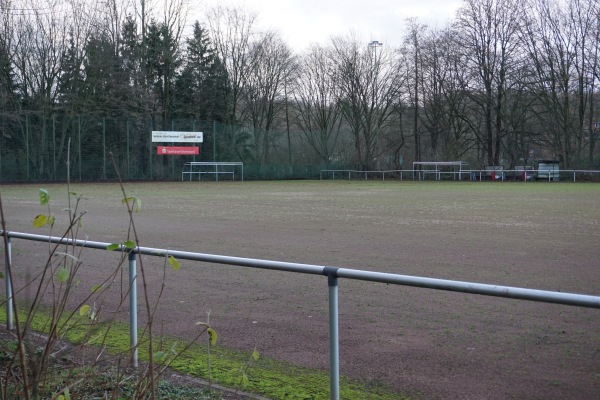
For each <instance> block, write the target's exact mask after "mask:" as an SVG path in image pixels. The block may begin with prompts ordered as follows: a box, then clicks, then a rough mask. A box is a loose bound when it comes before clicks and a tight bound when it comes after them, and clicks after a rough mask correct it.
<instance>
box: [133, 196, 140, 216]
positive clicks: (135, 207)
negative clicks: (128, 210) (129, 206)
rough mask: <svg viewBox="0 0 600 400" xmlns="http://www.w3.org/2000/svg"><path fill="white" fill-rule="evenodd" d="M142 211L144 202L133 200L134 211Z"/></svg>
mask: <svg viewBox="0 0 600 400" xmlns="http://www.w3.org/2000/svg"><path fill="white" fill-rule="evenodd" d="M141 210H142V200H140V199H138V198H137V197H135V198H134V199H133V211H135V212H140V211H141Z"/></svg>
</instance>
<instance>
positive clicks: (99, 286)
mask: <svg viewBox="0 0 600 400" xmlns="http://www.w3.org/2000/svg"><path fill="white" fill-rule="evenodd" d="M100 289H102V285H101V284H100V285H94V286H92V293H96V292H97V291H98V290H100Z"/></svg>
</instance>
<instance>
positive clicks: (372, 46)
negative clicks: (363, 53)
mask: <svg viewBox="0 0 600 400" xmlns="http://www.w3.org/2000/svg"><path fill="white" fill-rule="evenodd" d="M381 46H383V43H381V42H380V41H378V40H373V41H371V42H370V43H369V44H368V45H367V47H368V48H369V50H373V59H372V60H373V66H372V67H373V69H374V71H373V72H374V75H373V78H374V81H373V90H372V91H371V93H372V96H373V98H372V99H371V100H372V101H373V102H374V104H376V105H377V107H378V106H379V104H378V102H379V85H378V82H377V77H378V76H379V68H380V64H379V60H378V59H377V48H378V47H381ZM374 111H375V113H377V112H378V110H377V109H376V110H374ZM375 115H376V114H371V117H374V116H375ZM369 120H370V121H371V122H370V124H369V125H370V126H372V124H373V119H372V118H369ZM374 129H375V134H374V135H373V141H374V143H373V148H375V147H376V145H377V139H378V137H379V122H378V121H377V122H375V127H374ZM370 130H371V128H369V131H370ZM367 161H368V162H369V163H371V160H367Z"/></svg>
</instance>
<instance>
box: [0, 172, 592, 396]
mask: <svg viewBox="0 0 600 400" xmlns="http://www.w3.org/2000/svg"><path fill="white" fill-rule="evenodd" d="M40 187H44V188H46V189H47V190H49V192H50V195H51V196H52V209H53V212H54V213H55V214H56V216H57V220H58V222H57V227H56V228H55V231H54V234H56V235H60V233H61V230H60V227H62V226H64V224H65V223H66V220H67V217H66V213H65V212H64V211H61V210H62V209H63V208H65V207H66V205H67V188H66V185H24V186H23V185H21V186H13V185H9V186H7V185H4V186H0V193H1V195H2V200H3V203H4V209H5V210H4V211H5V215H6V218H7V220H8V230H11V231H20V232H33V233H43V234H47V233H48V230H46V229H42V230H37V229H34V228H33V227H32V220H33V218H34V216H35V215H37V214H38V213H42V212H46V209H45V208H43V207H42V206H40V205H39V203H38V194H37V192H38V189H39V188H40ZM71 190H72V191H75V192H77V193H78V194H81V195H83V199H82V201H81V204H80V211H85V212H86V214H85V216H84V218H83V220H84V224H83V226H82V227H81V229H80V234H79V237H80V238H84V237H86V236H87V237H88V238H89V239H90V240H94V241H102V242H122V241H123V240H125V237H126V234H127V226H128V225H127V222H128V220H127V215H126V210H125V206H124V205H123V204H122V203H121V200H120V199H121V192H120V189H119V187H118V185H117V184H95V185H91V184H81V185H79V184H75V185H73V187H72V188H71ZM126 190H127V192H128V194H129V195H132V196H136V197H138V198H140V199H141V200H142V211H141V212H140V213H139V214H136V215H135V218H136V226H137V230H138V234H139V236H140V243H139V244H140V245H141V246H147V247H159V248H168V249H176V250H186V251H192V252H202V253H212V254H223V255H230V256H240V257H248V258H261V259H271V260H279V261H291V262H301V263H307V264H318V265H329V266H338V267H346V268H357V269H364V270H372V271H381V272H390V273H398V274H405V275H416V276H424V277H434V278H445V279H453V280H462V281H472V282H480V283H490V284H499V285H508V286H519V287H527V288H536V289H545V290H554V291H562V292H575V293H582V294H591V295H600V185H598V184H584V183H577V184H574V183H566V182H565V183H562V182H561V183H541V182H537V183H500V182H484V183H480V182H475V183H471V182H461V183H434V182H356V181H351V182H348V181H286V182H219V183H214V182H184V183H128V184H126ZM13 249H14V250H13V262H14V263H15V265H16V267H18V268H22V271H23V272H22V275H21V277H25V276H26V275H27V273H30V272H26V271H29V269H35V268H36V265H39V262H40V261H39V260H40V258H42V257H44V255H45V254H47V246H46V248H44V246H43V245H40V244H32V243H28V242H24V241H21V240H18V241H17V240H15V241H14V242H13ZM112 259H114V257H112V258H111V255H110V253H106V252H101V251H95V250H89V251H86V252H85V253H84V256H83V260H84V265H85V268H84V274H85V276H84V278H83V282H86V281H87V279H89V281H90V282H94V283H95V281H96V280H98V279H99V278H100V277H102V276H103V275H102V272H103V271H106V265H107V264H110V263H113V261H111V260H112ZM144 262H145V263H147V265H148V269H149V271H154V276H153V277H151V279H150V282H149V283H150V288H151V290H154V291H155V292H154V293H156V292H158V288H159V287H160V283H161V282H162V267H161V266H162V261H161V260H156V259H152V258H144ZM160 307H161V308H160V314H159V315H160V318H158V319H157V322H156V323H158V324H160V326H161V328H160V329H161V330H162V332H163V333H165V334H171V335H175V336H180V337H186V336H192V335H193V332H195V330H196V326H195V325H194V323H195V322H196V321H199V320H203V319H205V318H206V317H205V316H206V312H207V311H209V310H210V312H211V317H210V318H211V322H212V325H213V326H215V328H216V329H217V330H218V331H219V340H220V343H221V344H222V345H224V346H226V347H231V348H236V349H242V350H248V351H252V349H253V348H254V347H256V348H257V349H259V351H260V352H261V354H262V355H263V356H265V357H271V358H276V359H282V360H286V361H290V362H292V363H295V364H298V365H302V366H307V367H314V368H320V369H327V367H328V363H329V359H328V331H327V321H328V316H327V279H326V278H325V277H318V276H305V275H300V274H293V273H285V272H269V271H263V270H254V269H247V268H242V267H232V266H224V265H209V264H201V263H192V262H183V265H182V268H181V269H180V270H179V271H176V272H175V271H170V272H169V273H168V274H167V280H166V287H165V295H164V296H163V298H162V300H161V306H160ZM119 318H122V319H123V320H124V321H126V320H127V313H126V312H123V314H122V315H119ZM140 318H143V315H140ZM158 320H160V321H158ZM340 345H341V348H340V361H341V373H342V374H343V375H346V376H350V377H353V378H357V379H359V380H361V381H362V382H363V383H366V384H368V385H375V386H376V385H381V384H383V385H388V386H391V387H393V388H394V389H395V390H397V391H398V393H402V394H406V395H411V396H416V397H420V396H422V397H424V398H472V399H482V398H487V399H506V398H519V399H522V398H540V399H549V398H554V399H584V398H586V399H587V398H597V396H598V393H600V310H597V309H582V308H576V307H567V306H559V305H551V304H543V303H533V302H526V301H518V300H509V299H500V298H488V297H483V296H477V295H468V294H458V293H450V292H440V291H434V290H428V289H419V288H407V287H400V286H393V285H383V284H375V283H369V282H358V281H349V280H341V281H340Z"/></svg>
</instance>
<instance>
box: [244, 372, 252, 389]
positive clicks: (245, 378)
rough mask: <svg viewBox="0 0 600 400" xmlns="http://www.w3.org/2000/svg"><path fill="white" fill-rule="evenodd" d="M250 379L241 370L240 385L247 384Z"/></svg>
mask: <svg viewBox="0 0 600 400" xmlns="http://www.w3.org/2000/svg"><path fill="white" fill-rule="evenodd" d="M249 383H250V380H249V379H248V374H246V373H245V372H242V386H248V384H249Z"/></svg>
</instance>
